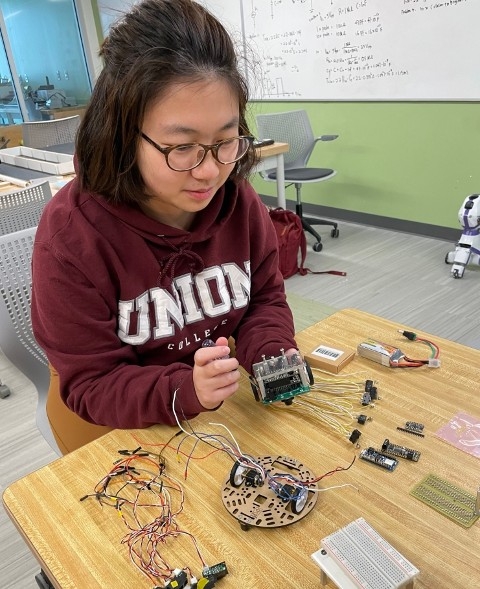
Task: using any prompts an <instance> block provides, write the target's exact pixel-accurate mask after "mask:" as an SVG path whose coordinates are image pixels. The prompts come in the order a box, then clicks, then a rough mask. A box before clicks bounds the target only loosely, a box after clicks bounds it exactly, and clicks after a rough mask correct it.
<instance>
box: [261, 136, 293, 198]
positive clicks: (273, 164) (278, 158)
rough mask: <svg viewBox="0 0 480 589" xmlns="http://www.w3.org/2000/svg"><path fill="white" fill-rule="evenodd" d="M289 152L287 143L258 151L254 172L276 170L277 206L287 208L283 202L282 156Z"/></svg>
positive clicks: (283, 176)
mask: <svg viewBox="0 0 480 589" xmlns="http://www.w3.org/2000/svg"><path fill="white" fill-rule="evenodd" d="M288 150H289V145H288V143H273V144H272V145H266V146H265V147H260V148H259V149H258V151H259V153H260V161H259V162H258V164H257V165H256V167H255V172H262V171H264V170H271V169H273V168H276V169H277V206H278V207H281V208H282V209H286V208H287V203H286V200H285V167H284V161H283V154H284V153H286V152H287V151H288Z"/></svg>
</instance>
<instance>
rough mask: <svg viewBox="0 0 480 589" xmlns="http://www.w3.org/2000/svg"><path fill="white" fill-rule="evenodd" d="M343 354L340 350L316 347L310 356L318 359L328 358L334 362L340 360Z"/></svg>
mask: <svg viewBox="0 0 480 589" xmlns="http://www.w3.org/2000/svg"><path fill="white" fill-rule="evenodd" d="M344 353H345V352H342V350H336V349H335V348H329V347H328V346H318V348H315V349H314V350H313V352H312V356H319V357H320V358H328V359H329V360H336V359H337V358H340V356H342V355H343V354H344Z"/></svg>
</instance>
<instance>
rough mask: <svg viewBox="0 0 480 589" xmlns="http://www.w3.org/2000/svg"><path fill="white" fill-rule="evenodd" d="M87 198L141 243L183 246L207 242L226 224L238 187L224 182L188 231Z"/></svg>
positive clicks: (134, 208) (137, 209)
mask: <svg viewBox="0 0 480 589" xmlns="http://www.w3.org/2000/svg"><path fill="white" fill-rule="evenodd" d="M227 185H228V188H227ZM225 194H228V198H225ZM91 196H92V197H93V198H94V199H95V201H96V202H97V203H98V204H99V205H100V206H102V207H103V208H104V209H105V210H107V211H108V212H109V213H110V214H112V215H113V216H114V217H116V218H117V219H119V220H120V221H121V222H122V223H123V224H125V225H127V226H128V228H129V229H130V230H131V231H134V232H135V233H138V234H139V235H141V236H142V237H143V238H144V239H147V240H148V241H151V242H152V243H158V244H164V243H165V240H168V242H169V243H171V244H172V245H176V246H180V245H181V244H182V243H185V242H188V243H190V244H193V243H198V242H202V241H205V240H207V239H209V238H210V237H211V236H212V235H213V234H214V233H215V232H217V231H218V230H219V229H220V228H221V227H222V225H224V224H225V223H226V222H227V221H228V220H229V218H230V216H231V215H232V213H233V211H234V209H235V205H236V202H237V199H238V186H237V185H236V184H235V183H234V182H232V181H230V180H229V181H227V184H226V185H224V186H222V187H221V188H220V189H219V190H218V191H217V192H216V194H215V196H214V197H213V198H212V200H211V201H210V203H209V204H208V206H207V207H205V209H203V210H202V211H199V212H198V213H197V214H196V216H195V219H194V222H193V224H192V227H191V228H190V230H188V231H186V230H184V229H177V228H175V227H171V226H170V225H165V224H164V223H161V222H160V221H157V220H155V219H152V218H151V217H148V216H147V215H145V213H144V212H143V211H142V210H141V209H140V207H138V206H135V205H114V204H110V203H108V202H107V201H105V199H104V198H103V197H102V196H99V195H97V194H91Z"/></svg>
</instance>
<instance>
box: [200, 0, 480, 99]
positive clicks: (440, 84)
mask: <svg viewBox="0 0 480 589" xmlns="http://www.w3.org/2000/svg"><path fill="white" fill-rule="evenodd" d="M199 1H200V2H201V3H202V4H204V5H206V6H207V7H208V8H209V9H210V10H211V11H212V12H213V13H214V14H215V15H216V16H217V17H218V18H219V20H221V21H222V22H223V23H224V24H225V26H226V28H227V29H228V30H231V29H232V28H234V29H235V30H236V31H241V33H242V35H243V45H242V46H241V51H242V52H243V53H244V56H245V57H246V59H247V63H248V66H247V69H246V76H247V79H248V82H249V87H250V92H251V95H252V98H254V99H260V100H289V101H291V100H370V101H375V100H412V101H415V100H419V101H421V100H428V101H477V100H480V0H269V1H266V0H224V1H223V2H221V1H220V0H199Z"/></svg>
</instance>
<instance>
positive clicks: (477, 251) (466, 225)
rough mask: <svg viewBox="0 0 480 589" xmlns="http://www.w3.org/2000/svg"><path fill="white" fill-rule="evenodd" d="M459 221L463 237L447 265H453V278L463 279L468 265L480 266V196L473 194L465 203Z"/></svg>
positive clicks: (450, 255)
mask: <svg viewBox="0 0 480 589" xmlns="http://www.w3.org/2000/svg"><path fill="white" fill-rule="evenodd" d="M458 220H459V221H460V224H461V226H462V227H463V232H462V235H461V236H460V239H459V241H458V242H457V244H456V248H455V250H454V251H451V252H448V254H447V255H446V256H445V263H446V264H453V265H452V269H451V273H452V276H453V278H462V276H463V273H464V272H465V267H466V266H467V264H477V265H480V195H479V194H471V195H470V196H467V198H466V199H465V200H464V201H463V204H462V206H461V207H460V210H459V211H458Z"/></svg>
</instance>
